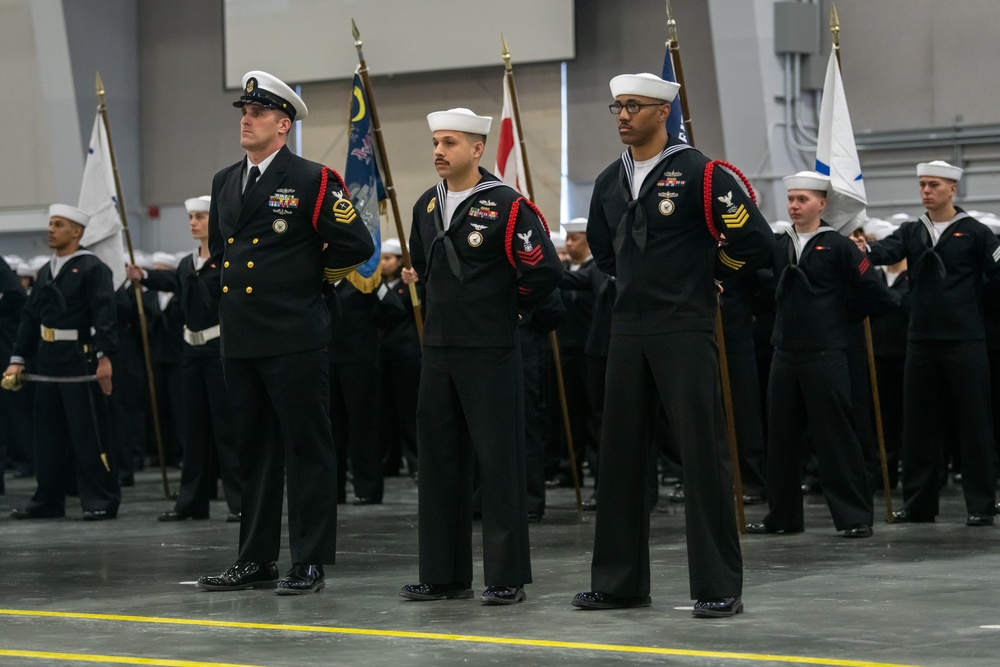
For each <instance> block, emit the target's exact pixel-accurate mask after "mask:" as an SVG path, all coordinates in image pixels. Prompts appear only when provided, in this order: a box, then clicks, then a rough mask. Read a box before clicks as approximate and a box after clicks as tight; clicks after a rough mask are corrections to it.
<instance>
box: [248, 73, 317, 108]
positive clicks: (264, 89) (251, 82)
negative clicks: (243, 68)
mask: <svg viewBox="0 0 1000 667" xmlns="http://www.w3.org/2000/svg"><path fill="white" fill-rule="evenodd" d="M244 104H257V105H259V106H262V107H264V108H265V109H278V110H280V111H284V112H285V113H286V114H288V117H289V118H291V119H292V120H305V119H306V116H308V115H309V108H308V107H306V103H305V102H303V101H302V98H301V97H299V96H298V95H296V94H295V91H294V90H292V89H291V88H289V87H288V86H287V85H286V84H285V82H284V81H282V80H281V79H279V78H278V77H276V76H272V75H270V74H268V73H267V72H262V71H260V70H258V69H255V70H251V71H249V72H247V73H246V74H244V75H243V94H242V95H240V99H238V100H236V101H235V102H233V106H234V107H239V108H242V107H243V105H244Z"/></svg>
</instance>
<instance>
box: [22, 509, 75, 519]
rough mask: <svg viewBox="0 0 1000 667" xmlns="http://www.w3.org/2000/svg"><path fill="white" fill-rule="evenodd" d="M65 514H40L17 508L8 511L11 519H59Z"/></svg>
mask: <svg viewBox="0 0 1000 667" xmlns="http://www.w3.org/2000/svg"><path fill="white" fill-rule="evenodd" d="M64 516H66V515H65V514H42V513H40V512H37V511H35V510H31V509H28V508H27V507H19V508H17V509H12V510H11V511H10V518H11V519H19V520H23V519H61V518H62V517H64Z"/></svg>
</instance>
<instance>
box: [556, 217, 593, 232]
mask: <svg viewBox="0 0 1000 667" xmlns="http://www.w3.org/2000/svg"><path fill="white" fill-rule="evenodd" d="M561 229H562V230H563V231H564V232H566V233H567V234H573V233H574V232H586V231H587V219H586V218H573V219H572V220H570V221H569V222H564V223H563V224H562V227H561Z"/></svg>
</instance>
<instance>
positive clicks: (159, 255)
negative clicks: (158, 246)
mask: <svg viewBox="0 0 1000 667" xmlns="http://www.w3.org/2000/svg"><path fill="white" fill-rule="evenodd" d="M152 261H153V265H154V266H155V265H157V264H159V265H160V266H169V267H170V268H171V269H176V268H177V266H178V265H179V264H180V262H179V261H178V260H177V258H176V257H174V255H173V253H169V252H161V251H159V250H157V251H156V252H154V253H153V260H152Z"/></svg>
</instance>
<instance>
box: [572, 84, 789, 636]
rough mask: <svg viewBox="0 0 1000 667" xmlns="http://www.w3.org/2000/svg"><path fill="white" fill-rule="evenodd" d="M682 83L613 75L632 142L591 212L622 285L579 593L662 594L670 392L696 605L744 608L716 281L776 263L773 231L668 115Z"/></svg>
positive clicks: (605, 177) (608, 264)
mask: <svg viewBox="0 0 1000 667" xmlns="http://www.w3.org/2000/svg"><path fill="white" fill-rule="evenodd" d="M679 88H680V86H679V85H678V84H676V83H672V82H668V81H664V80H663V79H661V78H660V77H658V76H654V75H652V74H635V75H633V74H623V75H620V76H617V77H615V78H614V79H612V80H611V94H612V95H613V96H614V98H615V102H614V103H613V104H612V105H610V110H611V113H612V114H615V116H616V121H617V123H616V124H617V126H618V132H619V136H620V138H621V140H622V142H623V143H625V144H628V146H629V149H628V150H626V151H625V153H624V154H623V155H622V157H621V159H620V160H616V161H615V162H614V163H613V164H612V165H610V166H609V167H608V168H607V169H605V170H604V171H603V172H602V173H601V174H600V175H599V176H598V177H597V181H596V183H595V185H594V195H593V198H592V199H591V204H590V215H589V216H588V218H587V220H588V221H587V240H588V242H589V243H590V250H591V252H592V253H593V254H594V260H595V261H596V262H597V265H598V266H599V267H600V268H601V269H602V270H603V271H605V272H606V273H609V274H612V275H615V276H616V277H617V283H616V285H617V288H618V296H617V299H616V301H615V305H614V310H613V313H612V323H611V344H610V348H609V351H608V366H607V391H606V394H605V396H606V403H605V407H604V425H603V430H602V433H601V454H600V465H601V493H600V502H599V503H598V506H597V526H596V531H595V535H594V556H593V562H592V564H591V586H592V590H590V591H587V592H583V593H580V594H578V595H577V596H576V597H575V598H574V599H573V605H574V606H577V607H581V608H584V609H619V608H623V607H639V606H648V605H649V604H650V603H651V599H650V595H649V593H650V576H649V505H650V498H649V494H648V491H647V485H646V484H645V483H643V482H644V480H646V479H647V474H648V465H649V462H650V460H651V457H650V455H649V445H650V443H651V442H652V433H651V429H652V425H653V422H654V416H655V414H656V410H655V406H656V403H657V402H659V403H660V405H661V406H662V408H663V410H664V412H665V414H666V418H667V423H668V425H669V429H670V431H671V434H672V435H673V437H674V440H675V441H676V442H677V444H678V446H679V447H680V448H681V459H682V461H683V466H684V492H685V493H684V495H685V501H686V502H685V516H686V530H687V544H688V569H689V579H690V588H691V597H692V598H694V599H696V600H697V602H696V603H695V607H694V612H693V613H694V615H695V616H699V617H703V616H710V617H719V616H732V615H734V614H737V613H740V612H741V611H742V610H743V602H742V599H741V596H742V586H743V562H742V555H741V552H740V544H739V535H738V533H737V529H736V518H735V506H734V504H733V495H732V476H731V472H730V471H731V468H730V466H731V462H730V460H729V452H728V449H727V446H726V441H725V427H724V418H723V414H722V402H721V398H720V388H719V372H718V353H717V350H716V348H715V341H714V338H713V336H712V329H713V323H714V319H715V313H716V308H717V305H716V304H717V296H716V295H717V293H718V290H717V288H716V286H715V282H714V281H715V280H722V279H724V278H726V277H729V276H732V275H734V274H736V273H738V272H740V271H744V270H752V269H753V268H754V265H755V264H765V263H766V262H767V261H768V260H769V258H770V256H771V252H772V249H773V247H774V235H773V234H772V233H771V231H770V229H768V227H767V223H766V222H765V221H764V218H763V217H762V216H761V215H760V212H759V211H758V210H757V207H756V206H755V205H754V204H753V202H752V201H751V199H750V197H749V196H746V195H745V194H744V192H743V190H742V189H741V187H740V185H739V184H738V182H737V181H736V180H735V179H734V178H732V177H731V176H730V175H729V172H727V171H725V170H724V169H723V168H721V167H719V166H717V165H710V164H709V160H708V158H706V157H705V156H704V155H702V154H701V153H699V152H698V151H697V150H695V149H693V148H691V147H690V146H689V145H688V144H686V143H684V142H681V141H679V140H678V139H677V138H676V137H670V136H668V134H667V130H666V124H665V123H666V119H667V117H668V115H669V113H670V102H671V100H673V99H674V97H675V96H676V94H677V91H678V89H679ZM708 167H711V168H710V169H708V171H707V172H706V168H708ZM707 178H711V188H710V189H711V192H710V193H709V196H708V197H706V196H705V188H704V184H705V180H706V179H707ZM706 207H708V211H707V212H706ZM706 215H708V219H707V220H706ZM720 241H724V243H725V245H724V246H721V245H720ZM737 400H739V397H737Z"/></svg>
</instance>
